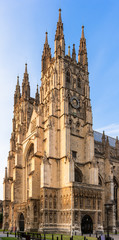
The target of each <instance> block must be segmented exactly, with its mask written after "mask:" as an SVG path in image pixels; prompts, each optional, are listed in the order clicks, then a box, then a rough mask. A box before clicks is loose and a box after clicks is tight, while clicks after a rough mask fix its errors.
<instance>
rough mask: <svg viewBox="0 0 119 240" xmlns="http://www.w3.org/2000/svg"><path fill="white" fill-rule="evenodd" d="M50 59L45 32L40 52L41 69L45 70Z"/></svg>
mask: <svg viewBox="0 0 119 240" xmlns="http://www.w3.org/2000/svg"><path fill="white" fill-rule="evenodd" d="M50 60H51V49H50V47H49V44H48V33H47V32H46V33H45V44H44V48H43V54H42V71H43V72H45V71H46V70H47V67H48V64H49V62H50Z"/></svg>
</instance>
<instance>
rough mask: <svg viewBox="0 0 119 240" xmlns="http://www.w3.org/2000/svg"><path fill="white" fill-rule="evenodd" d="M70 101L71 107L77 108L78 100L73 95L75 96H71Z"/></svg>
mask: <svg viewBox="0 0 119 240" xmlns="http://www.w3.org/2000/svg"><path fill="white" fill-rule="evenodd" d="M70 102H71V105H72V107H73V108H76V109H77V108H79V100H78V98H77V97H75V96H74V97H72V98H71V100H70Z"/></svg>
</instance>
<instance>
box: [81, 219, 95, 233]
mask: <svg viewBox="0 0 119 240" xmlns="http://www.w3.org/2000/svg"><path fill="white" fill-rule="evenodd" d="M81 231H82V233H85V234H88V233H93V221H92V219H91V217H90V216H89V215H85V216H84V217H83V218H82V222H81Z"/></svg>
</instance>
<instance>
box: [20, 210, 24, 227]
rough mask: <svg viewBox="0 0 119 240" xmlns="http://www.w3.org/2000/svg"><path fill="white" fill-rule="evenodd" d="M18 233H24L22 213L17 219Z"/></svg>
mask: <svg viewBox="0 0 119 240" xmlns="http://www.w3.org/2000/svg"><path fill="white" fill-rule="evenodd" d="M19 231H24V215H23V213H21V214H20V217H19Z"/></svg>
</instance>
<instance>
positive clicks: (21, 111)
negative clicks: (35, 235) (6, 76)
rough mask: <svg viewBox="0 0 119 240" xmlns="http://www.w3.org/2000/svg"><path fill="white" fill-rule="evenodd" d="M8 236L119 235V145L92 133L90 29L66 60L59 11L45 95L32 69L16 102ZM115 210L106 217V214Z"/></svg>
mask: <svg viewBox="0 0 119 240" xmlns="http://www.w3.org/2000/svg"><path fill="white" fill-rule="evenodd" d="M3 185H4V202H3V213H4V222H3V228H7V229H15V228H16V229H17V230H23V231H26V230H27V231H41V232H43V231H45V232H50V233H53V232H57V233H63V232H64V233H71V232H72V233H75V234H80V233H81V232H83V233H89V232H91V233H92V232H93V233H95V232H96V231H99V232H103V231H104V229H106V226H107V220H106V219H107V214H108V218H109V221H108V225H109V228H110V230H111V231H115V230H116V229H118V230H119V141H118V138H117V139H113V138H110V137H107V136H106V135H105V133H104V132H103V134H101V133H98V132H95V131H93V128H92V109H91V102H90V87H89V73H88V60H87V49H86V39H85V36H84V27H82V35H81V39H80V46H79V52H78V62H77V61H76V52H75V45H73V50H72V55H70V48H69V51H68V55H65V40H64V34H63V23H62V19H61V9H59V19H58V22H57V29H56V34H55V52H54V57H52V56H51V49H50V47H49V44H48V36H47V33H46V39H45V44H44V49H43V54H42V73H41V87H40V94H39V91H38V87H37V91H36V95H35V98H32V97H31V96H30V85H29V75H28V72H27V64H26V65H25V73H24V77H23V82H22V93H20V86H19V79H17V85H16V90H15V94H14V116H13V130H12V134H11V139H10V151H9V155H8V161H7V168H6V169H5V178H4V183H3ZM107 204H109V205H108V206H109V209H108V212H107V210H106V206H107Z"/></svg>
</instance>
